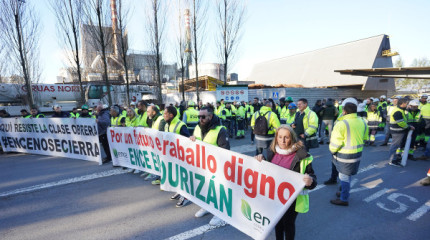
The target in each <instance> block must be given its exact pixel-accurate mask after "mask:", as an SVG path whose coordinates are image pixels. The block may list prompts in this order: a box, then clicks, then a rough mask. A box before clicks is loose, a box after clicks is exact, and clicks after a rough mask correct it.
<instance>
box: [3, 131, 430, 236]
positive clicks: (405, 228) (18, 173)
mask: <svg viewBox="0 0 430 240" xmlns="http://www.w3.org/2000/svg"><path fill="white" fill-rule="evenodd" d="M231 145H232V150H235V151H239V152H242V153H245V154H247V155H251V156H252V155H253V154H254V151H255V150H254V149H255V146H253V145H250V141H249V136H247V138H246V139H242V140H231ZM388 148H389V147H366V148H365V150H364V153H363V158H362V161H361V164H360V168H361V170H360V172H359V173H358V174H357V175H356V176H354V177H353V187H352V190H351V192H352V193H351V199H350V205H349V206H348V207H341V206H334V205H331V204H330V203H329V200H330V199H332V198H334V197H335V192H336V190H337V188H338V187H337V186H334V185H331V186H325V185H324V184H323V182H324V181H325V180H326V179H328V177H329V175H330V167H331V166H330V159H331V158H330V157H331V156H330V153H329V151H328V146H327V145H322V146H320V148H318V149H312V150H311V154H312V155H313V156H314V162H313V167H314V169H315V171H316V175H317V177H318V183H319V184H318V186H317V188H316V190H314V191H313V192H311V193H310V211H309V212H308V213H306V214H299V216H298V218H297V221H296V239H429V233H430V228H429V223H430V187H423V186H421V185H420V184H419V181H420V180H421V179H423V178H424V177H425V176H426V173H427V171H428V169H429V168H430V161H409V162H408V165H407V166H406V167H405V168H398V167H393V166H389V165H388V152H387V151H388ZM420 154H421V153H420V152H417V155H420ZM0 169H1V170H0V238H1V239H168V238H171V239H250V237H248V236H247V235H245V234H243V233H241V232H240V231H238V230H236V229H235V228H233V227H231V226H230V225H226V226H223V227H219V228H215V229H210V228H209V227H208V223H209V221H210V219H211V217H212V216H211V215H207V216H205V217H203V218H195V217H194V214H195V212H196V211H197V210H199V207H198V206H196V205H194V204H191V205H188V206H185V207H183V208H176V207H175V203H176V201H170V200H169V198H170V196H171V195H172V193H171V192H164V191H160V190H159V187H158V186H153V185H151V183H150V182H149V181H144V180H143V179H142V178H140V177H139V176H138V175H136V174H132V173H126V172H125V171H123V170H122V169H121V168H113V167H112V166H111V165H107V164H105V165H102V166H99V165H97V164H96V163H92V162H86V161H81V160H76V159H67V158H58V157H47V156H39V155H26V154H15V153H14V154H0ZM269 239H274V234H273V232H272V234H271V235H270V237H269Z"/></svg>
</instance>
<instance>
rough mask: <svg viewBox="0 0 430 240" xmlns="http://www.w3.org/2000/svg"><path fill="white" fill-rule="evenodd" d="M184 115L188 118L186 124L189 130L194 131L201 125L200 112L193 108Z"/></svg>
mask: <svg viewBox="0 0 430 240" xmlns="http://www.w3.org/2000/svg"><path fill="white" fill-rule="evenodd" d="M184 115H186V116H187V121H186V122H185V124H187V126H188V128H189V129H194V128H195V127H196V125H197V124H198V123H199V111H198V110H196V109H195V108H193V107H189V108H188V109H187V110H185V111H184Z"/></svg>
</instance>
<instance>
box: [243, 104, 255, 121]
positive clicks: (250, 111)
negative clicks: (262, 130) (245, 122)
mask: <svg viewBox="0 0 430 240" xmlns="http://www.w3.org/2000/svg"><path fill="white" fill-rule="evenodd" d="M245 110H246V118H250V117H251V116H252V115H253V114H254V106H252V105H249V104H247V105H246V107H245Z"/></svg>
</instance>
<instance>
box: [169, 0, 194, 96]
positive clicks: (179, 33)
mask: <svg viewBox="0 0 430 240" xmlns="http://www.w3.org/2000/svg"><path fill="white" fill-rule="evenodd" d="M176 9H177V10H178V16H177V18H175V20H176V21H177V22H176V23H174V24H177V28H176V39H175V41H174V43H173V44H172V45H174V46H175V55H176V59H177V61H178V63H179V64H178V66H179V69H180V72H181V81H182V85H181V86H180V87H179V89H180V91H181V92H182V100H183V101H185V78H188V77H189V76H186V74H185V70H186V67H187V66H186V65H187V64H186V56H185V55H186V51H189V49H188V48H187V47H191V46H187V41H188V42H189V41H191V35H190V33H191V32H190V31H189V25H188V24H189V22H187V21H189V9H186V10H185V8H184V1H183V0H178V1H177V2H176ZM185 11H187V12H186V13H185ZM184 15H185V17H184ZM187 16H188V19H186V18H187ZM184 26H185V28H184ZM187 31H189V32H188V34H187Z"/></svg>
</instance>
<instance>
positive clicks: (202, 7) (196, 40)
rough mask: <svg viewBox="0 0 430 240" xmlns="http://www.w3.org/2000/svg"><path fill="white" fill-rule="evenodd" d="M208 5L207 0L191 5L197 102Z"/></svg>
mask: <svg viewBox="0 0 430 240" xmlns="http://www.w3.org/2000/svg"><path fill="white" fill-rule="evenodd" d="M207 8H208V4H207V1H205V0H192V3H191V11H192V16H191V22H190V23H191V35H192V47H193V50H194V51H193V59H194V67H195V70H196V95H197V102H199V101H200V97H199V71H198V63H199V59H200V57H201V56H202V53H203V47H202V46H203V43H204V40H205V36H206V34H205V32H206V22H207V19H208V11H207Z"/></svg>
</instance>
